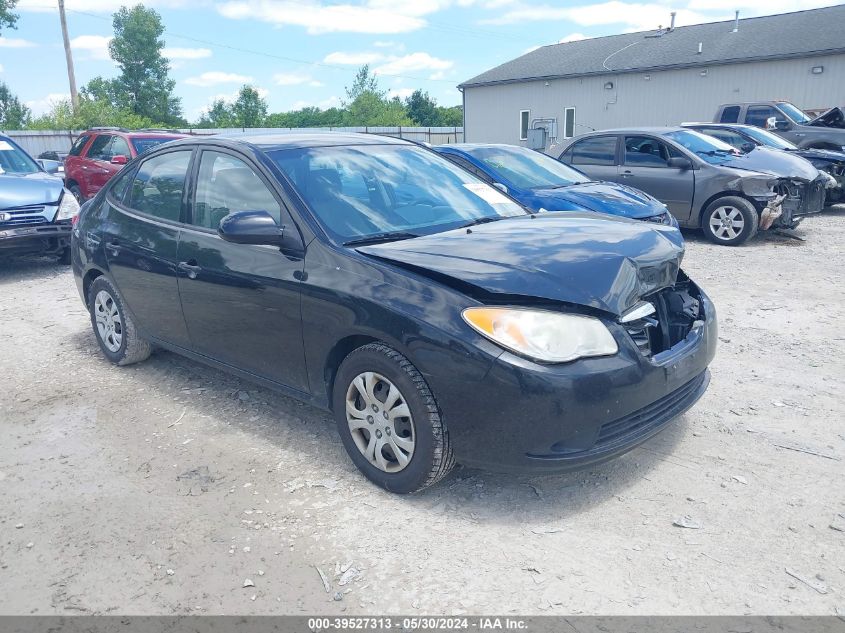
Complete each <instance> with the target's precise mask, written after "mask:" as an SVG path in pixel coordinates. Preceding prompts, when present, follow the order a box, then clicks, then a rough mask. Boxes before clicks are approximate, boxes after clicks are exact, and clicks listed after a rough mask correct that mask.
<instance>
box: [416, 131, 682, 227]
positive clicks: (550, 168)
mask: <svg viewBox="0 0 845 633" xmlns="http://www.w3.org/2000/svg"><path fill="white" fill-rule="evenodd" d="M432 149H433V150H434V151H436V152H437V153H439V154H440V155H442V156H443V157H445V158H448V159H449V160H450V161H452V162H453V163H455V164H457V165H460V166H461V167H463V168H464V169H467V170H469V171H470V172H472V173H473V174H475V175H476V176H478V177H479V178H481V179H482V180H485V181H487V182H488V183H490V184H492V185H495V186H496V187H498V188H499V189H502V190H503V191H505V192H506V193H508V194H510V195H511V196H512V197H513V198H515V199H516V200H517V201H519V202H520V203H522V204H523V205H524V206H526V207H528V208H529V209H531V210H532V211H584V210H588V211H596V212H598V213H609V214H610V215H616V216H621V217H625V218H631V219H634V220H646V221H648V222H656V223H658V224H668V225H670V226H674V227H677V226H678V222H677V221H676V220H675V218H674V217H673V216H672V214H671V213H669V211H668V210H667V209H666V205H664V204H663V203H662V202H660V201H659V200H657V199H656V198H652V197H651V196H650V195H648V194H647V193H645V192H643V191H640V190H639V189H634V188H633V187H626V186H625V185H619V184H616V183H613V182H598V181H595V180H591V179H590V177H589V176H587V175H586V174H585V173H583V172H580V171H578V170H577V169H575V168H573V167H570V166H569V165H564V164H563V163H561V162H560V161H558V160H555V159H554V158H552V157H551V156H547V155H546V154H541V153H539V152H535V151H533V150H530V149H526V148H524V147H517V146H515V145H491V144H470V143H459V144H455V145H438V146H436V147H433V148H432Z"/></svg>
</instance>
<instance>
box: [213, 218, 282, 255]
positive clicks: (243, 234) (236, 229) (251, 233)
mask: <svg viewBox="0 0 845 633" xmlns="http://www.w3.org/2000/svg"><path fill="white" fill-rule="evenodd" d="M284 231H285V230H284V227H281V226H279V225H278V224H276V221H275V220H274V219H273V217H272V216H271V215H270V214H269V213H267V212H266V211H237V212H235V213H230V214H229V215H227V216H226V217H225V218H223V219H222V220H220V225H219V226H218V227H217V234H218V235H219V236H220V237H221V238H223V239H224V240H226V241H227V242H232V243H234V244H267V245H269V246H281V245H282V242H283V241H284V234H285V233H284Z"/></svg>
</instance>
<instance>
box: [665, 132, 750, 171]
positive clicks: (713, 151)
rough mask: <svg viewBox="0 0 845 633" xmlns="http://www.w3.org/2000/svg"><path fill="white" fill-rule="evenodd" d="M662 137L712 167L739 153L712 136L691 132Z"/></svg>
mask: <svg viewBox="0 0 845 633" xmlns="http://www.w3.org/2000/svg"><path fill="white" fill-rule="evenodd" d="M664 136H665V137H666V138H669V139H672V140H673V141H675V142H676V143H678V144H679V145H681V146H683V147H685V148H686V149H687V150H689V151H690V152H692V153H693V154H695V155H697V156H699V157H701V158H702V159H704V160H705V161H707V162H708V163H712V164H714V165H717V164H719V163H724V162H725V161H727V160H729V159H730V158H733V157H735V156H736V155H737V154H738V153H739V152H738V151H737V150H736V148H734V147H732V146H730V145H728V144H727V143H724V142H722V141H720V140H718V139H715V138H713V137H712V136H706V135H705V134H699V133H698V132H693V131H692V130H678V131H676V132H666V133H665V134H664Z"/></svg>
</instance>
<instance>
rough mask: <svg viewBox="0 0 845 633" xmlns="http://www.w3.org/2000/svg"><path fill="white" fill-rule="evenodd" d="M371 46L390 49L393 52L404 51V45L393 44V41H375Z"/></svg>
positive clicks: (399, 43) (400, 43)
mask: <svg viewBox="0 0 845 633" xmlns="http://www.w3.org/2000/svg"><path fill="white" fill-rule="evenodd" d="M373 46H374V47H376V48H390V49H393V50H394V51H404V50H405V44H403V43H402V42H394V41H392V40H391V41H385V40H377V41H375V42H373Z"/></svg>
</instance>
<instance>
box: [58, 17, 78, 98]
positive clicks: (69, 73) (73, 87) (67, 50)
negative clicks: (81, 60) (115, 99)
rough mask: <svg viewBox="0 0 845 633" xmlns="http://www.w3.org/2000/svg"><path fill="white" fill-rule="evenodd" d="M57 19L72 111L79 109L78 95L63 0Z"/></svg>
mask: <svg viewBox="0 0 845 633" xmlns="http://www.w3.org/2000/svg"><path fill="white" fill-rule="evenodd" d="M59 19H60V20H61V22H62V39H63V40H64V41H65V60H66V61H67V79H68V81H69V82H70V102H71V103H72V104H73V113H74V114H76V113H77V112H78V111H79V95H78V94H77V92H76V75H74V72H73V53H71V52H70V38H69V37H68V34H67V18H65V0H59Z"/></svg>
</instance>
